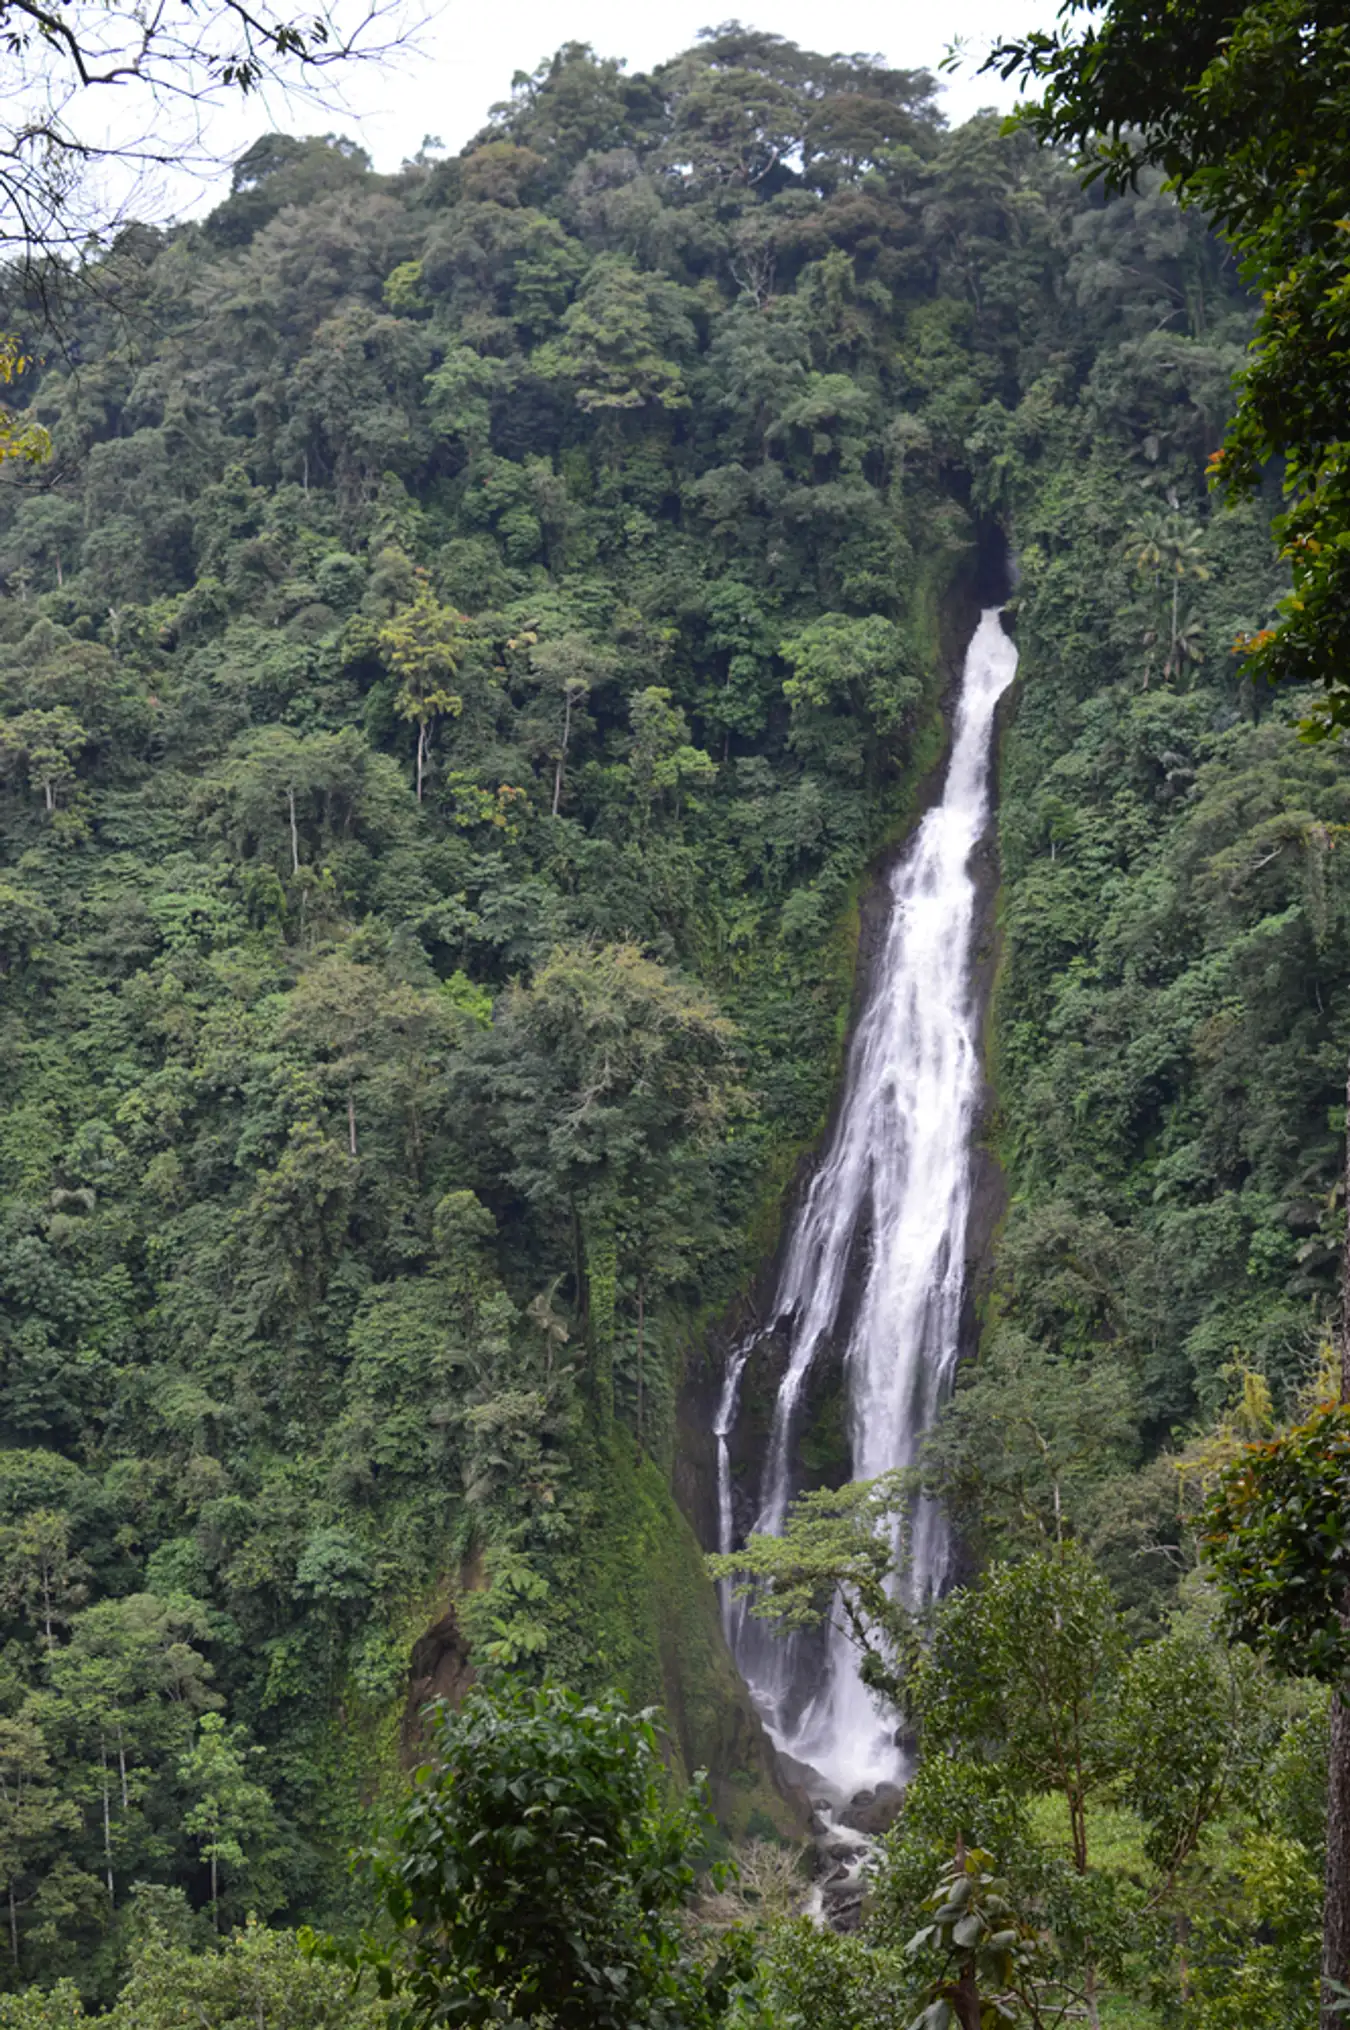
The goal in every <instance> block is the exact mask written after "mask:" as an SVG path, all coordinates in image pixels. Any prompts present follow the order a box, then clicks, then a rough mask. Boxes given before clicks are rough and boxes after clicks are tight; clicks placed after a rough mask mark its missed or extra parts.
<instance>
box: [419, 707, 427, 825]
mask: <svg viewBox="0 0 1350 2030" xmlns="http://www.w3.org/2000/svg"><path fill="white" fill-rule="evenodd" d="M426 769H427V722H426V720H425V719H419V720H418V722H417V801H418V803H419V804H420V803H421V801H422V778H423V777H424V775H425V774H426Z"/></svg>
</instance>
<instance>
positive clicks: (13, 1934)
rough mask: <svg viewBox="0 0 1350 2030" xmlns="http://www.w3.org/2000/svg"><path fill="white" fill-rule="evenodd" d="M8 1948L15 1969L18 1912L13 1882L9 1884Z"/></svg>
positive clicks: (17, 1950)
mask: <svg viewBox="0 0 1350 2030" xmlns="http://www.w3.org/2000/svg"><path fill="white" fill-rule="evenodd" d="M9 1950H10V1953H11V1954H12V1956H13V1959H14V1965H15V1967H16V1969H17V1967H18V1964H19V1913H18V1911H17V1910H16V1909H15V1907H14V1884H13V1883H12V1882H11V1883H10V1885H9Z"/></svg>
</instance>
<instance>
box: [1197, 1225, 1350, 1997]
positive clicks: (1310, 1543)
mask: <svg viewBox="0 0 1350 2030" xmlns="http://www.w3.org/2000/svg"><path fill="white" fill-rule="evenodd" d="M1347 1246H1348V1247H1350V1243H1347ZM1347 1291H1348V1293H1350V1283H1348V1284H1347ZM1347 1346H1348V1347H1350V1342H1347ZM1346 1359H1347V1363H1348V1364H1350V1351H1348V1352H1347V1355H1346ZM1203 1529H1204V1535H1203V1544H1204V1549H1205V1552H1206V1555H1207V1557H1208V1559H1209V1562H1210V1565H1211V1568H1212V1569H1213V1571H1214V1574H1215V1577H1216V1579H1217V1581H1218V1585H1219V1591H1220V1594H1221V1597H1222V1598H1223V1601H1224V1605H1225V1609H1226V1613H1227V1619H1228V1625H1229V1628H1230V1630H1231V1632H1232V1634H1233V1635H1234V1637H1235V1638H1236V1639H1237V1640H1238V1641H1239V1642H1246V1643H1250V1644H1251V1645H1252V1646H1253V1647H1255V1648H1258V1649H1260V1650H1262V1651H1263V1652H1264V1653H1265V1654H1266V1655H1267V1656H1269V1657H1270V1659H1271V1661H1272V1663H1274V1664H1275V1665H1276V1667H1277V1668H1278V1669H1281V1670H1284V1671H1287V1672H1290V1673H1291V1674H1293V1675H1296V1676H1298V1677H1314V1678H1318V1679H1320V1680H1321V1682H1322V1683H1324V1684H1328V1685H1330V1686H1332V1688H1333V1698H1332V1709H1331V1759H1330V1795H1329V1799H1328V1806H1327V1858H1326V1889H1325V1902H1324V1908H1323V1933H1322V2019H1321V2020H1322V2025H1323V2030H1336V2026H1337V2025H1338V2024H1339V2023H1340V2021H1341V2018H1342V2008H1341V2002H1342V2000H1343V1998H1344V1995H1345V1993H1346V1991H1347V1989H1350V1706H1348V1703H1347V1702H1348V1701H1350V1402H1347V1401H1345V1400H1343V1401H1341V1402H1339V1403H1335V1404H1329V1405H1327V1406H1325V1407H1324V1408H1322V1409H1320V1410H1318V1411H1317V1412H1316V1413H1315V1414H1314V1415H1313V1416H1312V1417H1311V1418H1310V1419H1309V1420H1308V1421H1307V1422H1306V1423H1304V1424H1301V1425H1298V1426H1296V1427H1295V1428H1294V1429H1293V1430H1291V1431H1288V1432H1286V1433H1284V1434H1283V1435H1282V1436H1280V1437H1278V1438H1273V1439H1269V1440H1267V1441H1266V1442H1265V1443H1264V1444H1261V1445H1254V1446H1249V1447H1246V1448H1245V1449H1244V1450H1243V1451H1242V1453H1241V1454H1240V1455H1239V1456H1238V1458H1237V1459H1236V1460H1234V1461H1233V1463H1232V1464H1231V1465H1230V1466H1228V1467H1227V1468H1226V1469H1225V1470H1224V1471H1223V1472H1222V1473H1221V1474H1220V1475H1219V1477H1218V1479H1217V1481H1216V1484H1215V1486H1214V1487H1213V1489H1212V1490H1211V1492H1210V1494H1209V1497H1208V1499H1207V1500H1206V1503H1205V1507H1204V1513H1203Z"/></svg>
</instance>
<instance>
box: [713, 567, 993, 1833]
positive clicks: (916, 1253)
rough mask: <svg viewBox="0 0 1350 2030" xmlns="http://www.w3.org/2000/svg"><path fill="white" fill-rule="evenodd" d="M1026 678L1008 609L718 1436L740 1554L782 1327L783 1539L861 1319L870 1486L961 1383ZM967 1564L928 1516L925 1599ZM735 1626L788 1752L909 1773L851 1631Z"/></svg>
mask: <svg viewBox="0 0 1350 2030" xmlns="http://www.w3.org/2000/svg"><path fill="white" fill-rule="evenodd" d="M1016 667H1017V651H1016V649H1015V647H1014V646H1013V643H1012V642H1011V641H1010V639H1009V638H1008V636H1007V635H1006V634H1005V633H1004V631H1003V628H1002V625H1001V623H1000V620H999V610H998V608H996V607H989V608H987V609H986V610H985V611H984V613H983V614H982V615H981V617H980V623H979V626H978V628H977V629H976V631H975V634H974V636H973V638H972V640H971V643H970V647H969V649H968V650H967V652H966V659H965V667H964V672H963V676H962V684H961V693H960V700H959V703H958V707H957V715H956V727H955V732H954V736H953V740H952V750H951V758H950V761H949V763H948V766H947V776H946V782H945V785H944V788H943V794H942V798H941V801H940V802H939V803H937V804H936V805H934V806H933V808H932V809H931V810H930V811H929V812H928V813H927V815H926V816H925V818H924V819H923V821H922V823H921V824H920V826H919V828H918V831H917V832H916V834H915V836H914V839H913V841H912V843H911V845H910V847H909V849H908V851H907V852H906V853H905V854H904V856H903V857H902V858H901V859H900V860H899V861H898V862H897V864H896V866H895V867H894V868H893V870H892V871H891V874H890V876H889V883H890V889H891V897H892V903H891V910H890V918H889V923H888V926H887V929H886V933H885V941H884V944H883V947H882V949H881V951H880V952H879V954H878V957H877V961H876V965H875V971H874V976H873V979H872V982H871V986H870V992H869V996H868V1000H867V1004H866V1006H865V1008H864V1010H863V1013H862V1016H861V1018H860V1020H859V1022H858V1025H857V1028H856V1030H855V1032H854V1035H853V1038H852V1041H851V1044H850V1047H849V1052H848V1058H847V1063H846V1067H845V1073H844V1088H843V1094H842V1098H841V1103H840V1107H839V1111H838V1116H837V1120H836V1123H835V1126H834V1130H833V1133H832V1135H831V1138H830V1141H829V1143H828V1146H827V1147H826V1149H825V1152H824V1154H823V1156H822V1158H821V1160H820V1163H819V1165H818V1167H817V1169H816V1171H815V1174H814V1176H813V1178H812V1180H811V1183H810V1186H809V1188H808V1189H807V1191H806V1194H805V1196H804V1198H803V1200H802V1202H801V1205H800V1207H799V1208H798V1211H797V1214H796V1217H795V1219H794V1221H793V1224H792V1228H791V1232H790V1234H789V1236H788V1240H787V1244H786V1247H785V1251H784V1256H783V1263H782V1268H781V1271H780V1275H779V1280H778V1287H777V1289H776V1291H775V1295H774V1301H773V1305H772V1309H771V1312H770V1315H769V1320H768V1323H767V1324H766V1326H765V1327H764V1328H763V1329H762V1330H761V1331H760V1332H758V1333H756V1334H755V1335H754V1337H753V1338H752V1339H750V1340H747V1341H745V1342H744V1343H743V1344H742V1345H741V1346H740V1347H738V1348H737V1349H736V1350H735V1352H734V1353H733V1355H732V1357H731V1360H730V1362H729V1364H728V1368H727V1374H726V1380H725V1383H724V1386H723V1392H722V1399H721V1402H720V1403H719V1406H718V1412H717V1418H716V1422H715V1424H714V1433H715V1436H716V1439H717V1450H718V1509H719V1528H720V1532H721V1548H722V1549H723V1550H729V1549H731V1548H732V1544H733V1537H732V1530H733V1514H732V1487H731V1470H730V1449H729V1440H730V1434H731V1432H732V1430H733V1428H734V1425H735V1421H736V1415H737V1410H738V1406H739V1400H740V1390H741V1383H742V1379H743V1376H744V1373H745V1370H746V1367H747V1365H748V1364H749V1362H750V1360H751V1359H752V1358H753V1355H754V1351H755V1348H756V1347H757V1346H758V1345H759V1344H760V1343H761V1342H762V1341H763V1340H764V1339H765V1338H766V1337H767V1336H768V1334H769V1333H772V1332H775V1331H777V1332H779V1333H781V1334H783V1335H785V1336H786V1339H787V1344H788V1360H787V1367H786V1371H785V1373H784V1375H783V1379H782V1382H781V1384H780V1386H779V1391H778V1398H777V1402H776V1404H775V1407H774V1415H773V1422H772V1427H771V1430H770V1434H769V1443H768V1450H767V1454H766V1457H765V1462H764V1471H763V1478H762V1482H761V1488H760V1507H759V1513H758V1515H757V1517H756V1519H755V1521H754V1523H753V1525H752V1528H753V1529H755V1530H757V1531H763V1532H769V1533H772V1534H774V1535H777V1534H778V1533H779V1532H780V1531H781V1530H782V1527H783V1522H784V1518H785V1516H786V1513H787V1509H788V1505H789V1502H790V1500H791V1497H792V1494H793V1492H794V1491H795V1490H794V1488H793V1485H792V1479H791V1472H792V1454H793V1445H794V1441H795V1439H796V1437H797V1435H798V1422H799V1418H798V1412H799V1409H800V1406H801V1403H802V1398H803V1391H804V1389H805V1385H806V1381H807V1377H808V1375H809V1374H810V1372H811V1369H812V1366H813V1365H814V1363H815V1361H816V1359H817V1357H818V1355H819V1354H820V1353H821V1351H822V1350H823V1349H824V1348H825V1347H826V1346H828V1345H829V1344H830V1342H831V1340H832V1339H833V1338H834V1337H835V1335H836V1333H837V1332H838V1331H839V1330H840V1328H841V1326H842V1325H843V1324H844V1322H845V1318H846V1312H847V1313H848V1314H849V1316H850V1317H851V1323H849V1324H848V1338H847V1346H846V1351H845V1355H844V1362H845V1375H846V1387H847V1392H848V1410H849V1438H850V1443H851V1448H852V1478H854V1479H855V1480H856V1479H870V1478H872V1477H873V1476H874V1475H875V1474H878V1473H882V1472H885V1471H886V1470H887V1469H889V1468H891V1467H897V1466H908V1465H911V1464H913V1462H914V1460H915V1458H916V1456H917V1453H918V1448H919V1444H920V1441H921V1439H922V1437H923V1434H924V1432H925V1431H927V1430H928V1428H929V1426H930V1425H931V1424H932V1422H933V1419H934V1417H935V1416H936V1414H937V1411H938V1409H939V1407H940V1405H941V1403H942V1401H943V1398H944V1396H945V1395H946V1393H947V1391H948V1390H949V1388H950V1387H951V1383H952V1377H953V1372H954V1369H955V1366H956V1360H957V1352H958V1336H959V1330H960V1321H961V1307H962V1298H963V1294H964V1287H963V1286H964V1278H965V1251H966V1226H967V1220H968V1216H969V1211H970V1198H971V1177H972V1157H971V1132H972V1125H973V1119H974V1113H975V1107H976V1103H977V1100H978V1095H979V1055H978V1025H979V1011H978V1009H977V1008H976V1006H975V1005H974V995H973V990H972V983H971V950H972V941H973V935H974V927H975V901H976V896H975V883H974V879H973V877H972V875H971V871H970V860H971V855H972V852H973V850H974V848H975V846H976V845H977V843H978V842H979V839H980V837H981V835H982V834H983V832H984V830H985V827H986V825H987V823H988V819H989V772H990V757H991V749H992V743H993V727H994V712H995V707H996V706H997V704H998V700H999V698H1000V697H1001V696H1002V694H1003V692H1004V691H1005V690H1006V689H1007V688H1008V685H1009V684H1010V683H1011V682H1012V680H1013V676H1014V674H1015V671H1016ZM859 1274H860V1275H861V1278H862V1283H861V1289H860V1290H858V1289H857V1288H856V1283H857V1278H858V1276H859ZM850 1284H853V1285H854V1286H855V1287H854V1288H852V1289H850ZM948 1559H949V1541H948V1533H947V1528H946V1524H945V1521H944V1519H943V1517H942V1515H941V1513H940V1512H939V1511H938V1510H937V1509H936V1508H934V1507H933V1505H932V1504H930V1503H924V1504H921V1505H920V1508H919V1511H918V1513H917V1514H916V1515H915V1516H914V1518H913V1541H912V1565H911V1572H910V1577H909V1580H908V1584H909V1586H910V1587H911V1589H912V1592H913V1595H914V1597H915V1599H916V1600H920V1599H923V1598H926V1597H928V1596H930V1595H932V1594H934V1593H936V1592H938V1591H940V1590H941V1588H942V1586H943V1583H944V1581H945V1579H946V1576H947V1567H948ZM725 1612H726V1616H727V1633H728V1637H729V1639H730V1641H731V1644H732V1647H733V1650H734V1653H735V1656H736V1661H737V1663H738V1665H739V1667H740V1669H741V1672H742V1674H743V1675H744V1677H745V1680H746V1682H747V1684H748V1685H749V1687H750V1690H751V1693H752V1694H753V1696H754V1698H755V1702H756V1704H757V1705H758V1707H759V1709H760V1712H761V1713H762V1715H763V1717H764V1719H765V1722H766V1724H767V1725H768V1727H769V1730H770V1732H771V1733H772V1735H773V1736H774V1739H775V1740H776V1742H777V1743H778V1745H779V1746H780V1747H781V1748H783V1749H784V1750H786V1752H787V1753H789V1754H790V1755H793V1756H795V1757H797V1758H798V1759H799V1760H801V1761H803V1762H807V1763H810V1764H811V1765H812V1766H813V1767H814V1768H815V1769H816V1770H818V1771H819V1772H820V1774H821V1775H822V1776H823V1777H824V1778H825V1779H826V1781H827V1782H828V1783H829V1784H830V1785H831V1786H833V1787H834V1788H835V1789H837V1790H838V1791H839V1792H840V1793H842V1794H844V1795H848V1794H850V1793H852V1792H853V1791H856V1790H858V1789H861V1788H864V1787H867V1788H870V1787H873V1786H875V1785H876V1784H877V1783H878V1782H880V1781H882V1780H884V1779H892V1780H893V1779H894V1778H895V1777H896V1776H897V1774H899V1773H900V1767H901V1763H900V1756H899V1752H898V1751H897V1749H896V1747H895V1744H894V1739H893V1730H894V1720H893V1719H892V1720H891V1721H890V1723H889V1724H888V1723H887V1722H886V1721H885V1719H884V1718H883V1716H882V1714H881V1713H880V1712H879V1710H878V1708H877V1706H876V1704H875V1702H874V1700H873V1699H872V1697H871V1696H870V1694H869V1693H868V1691H867V1690H866V1688H865V1686H864V1685H863V1684H862V1683H861V1682H860V1680H859V1677H858V1673H857V1669H856V1666H855V1659H854V1653H853V1651H852V1649H851V1648H850V1647H849V1645H848V1644H847V1643H846V1642H845V1641H844V1640H843V1638H842V1637H841V1636H837V1635H834V1634H832V1635H831V1637H830V1639H829V1642H828V1645H827V1647H826V1649H825V1652H824V1656H823V1659H822V1655H821V1650H820V1645H819V1644H818V1643H814V1644H813V1643H811V1642H810V1641H809V1640H806V1641H804V1640H803V1639H802V1638H800V1637H798V1638H784V1637H782V1636H780V1635H779V1634H778V1633H777V1631H775V1630H774V1629H773V1628H772V1627H770V1626H769V1625H767V1624H765V1623H764V1622H762V1621H758V1620H756V1619H755V1618H754V1617H753V1616H751V1615H749V1614H748V1613H747V1612H746V1611H745V1607H744V1604H743V1603H739V1602H735V1601H730V1600H728V1601H727V1602H726V1604H725Z"/></svg>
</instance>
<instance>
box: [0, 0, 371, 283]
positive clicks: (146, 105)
mask: <svg viewBox="0 0 1350 2030" xmlns="http://www.w3.org/2000/svg"><path fill="white" fill-rule="evenodd" d="M389 16H390V9H388V8H387V7H385V6H383V5H381V4H379V0H372V4H369V5H366V6H363V7H362V9H361V10H360V11H359V13H358V15H357V17H356V18H355V20H354V21H351V22H350V23H349V22H348V20H347V19H346V18H345V17H340V16H339V14H338V13H337V12H336V11H335V10H334V9H332V8H330V7H326V6H325V7H323V8H321V9H319V10H317V11H316V12H313V13H310V14H305V15H296V14H292V13H289V12H288V11H287V10H286V9H285V8H283V7H274V6H271V5H263V6H253V5H251V4H248V0H211V4H210V5H209V6H207V7H206V8H198V7H194V6H193V5H192V4H191V0H170V4H169V5H167V6H165V7H161V8H159V9H158V10H157V11H156V13H155V15H154V16H153V18H152V19H149V20H146V19H144V18H142V16H141V15H140V14H138V13H137V11H136V10H135V9H134V8H133V7H131V6H123V5H118V6H113V7H99V6H94V5H88V4H84V0H81V4H78V5H76V6H75V7H72V8H67V9H65V10H64V11H63V12H61V13H60V14H59V15H57V14H53V13H51V12H50V11H49V10H48V9H47V8H45V7H43V6H42V5H40V4H38V0H6V4H5V6H4V9H3V13H0V32H2V33H3V35H4V40H5V51H6V64H7V85H8V92H9V100H8V104H9V111H8V114H7V118H6V124H5V133H4V138H3V142H2V143H0V244H7V245H9V246H13V247H18V248H20V249H21V250H22V251H23V254H24V256H25V258H26V259H28V260H29V261H30V262H32V263H33V264H34V266H35V267H37V264H38V263H39V262H40V261H41V260H42V258H43V257H44V256H47V255H69V254H74V255H80V254H87V252H88V249H89V244H90V241H91V239H93V240H101V239H104V238H105V237H107V238H111V237H112V234H113V232H114V231H115V230H116V228H118V227H119V226H121V225H123V224H125V222H126V212H125V211H120V212H119V211H112V215H111V216H110V211H111V207H110V204H109V200H108V197H107V193H106V189H99V188H97V187H96V186H95V185H94V184H92V183H91V182H86V180H85V179H86V176H87V173H88V171H89V170H90V169H91V168H94V167H97V166H99V165H110V164H112V165H120V167H121V168H122V170H123V172H124V173H125V172H126V171H127V170H128V169H130V170H131V171H132V172H133V174H134V175H135V176H136V177H137V179H138V182H137V194H138V195H146V194H148V190H147V186H146V185H145V182H144V178H145V177H146V175H147V173H151V172H154V171H156V170H162V169H164V168H174V167H181V166H182V164H183V163H184V161H192V160H193V159H194V158H196V159H201V156H202V154H203V150H202V136H201V126H200V117H201V113H202V111H203V109H205V108H207V107H209V106H212V105H215V104H218V103H220V102H221V101H222V100H228V99H237V98H244V99H247V98H249V97H250V96H251V95H252V94H254V93H256V92H258V91H260V90H261V89H263V88H264V87H268V86H271V87H273V88H279V89H281V90H283V91H284V90H285V89H287V88H288V87H292V86H297V85H298V86H300V87H301V88H304V89H309V90H314V89H316V88H317V87H318V86H319V85H320V84H321V82H322V80H323V78H324V75H325V74H326V73H327V72H329V71H331V70H332V69H333V68H334V67H335V66H339V65H341V64H343V63H347V62H351V61H355V60H364V61H369V60H372V59H376V58H379V57H382V56H385V55H387V54H388V52H389V48H390V43H389V41H388V39H387V38H386V39H384V40H383V41H381V40H380V39H379V32H380V30H381V29H382V27H384V26H386V25H388V23H389ZM105 99H107V100H109V101H112V100H113V99H119V100H120V101H122V102H123V103H124V104H125V103H127V102H130V104H131V105H132V106H133V107H134V108H135V116H136V117H138V118H139V121H140V126H139V130H137V129H136V128H132V129H130V130H128V129H126V128H124V129H123V134H122V138H120V139H115V140H114V139H107V140H102V141H100V140H98V139H96V138H93V137H94V136H96V135H97V134H98V133H99V130H100V128H101V126H102V122H103V120H104V118H105V117H106V115H105V113H104V111H103V110H101V108H100V102H102V101H104V100H105ZM38 272H39V273H41V272H42V271H41V270H40V269H39V270H38ZM63 279H64V278H62V277H60V276H52V277H50V278H47V287H48V290H49V292H52V293H56V292H58V291H59V288H60V283H61V281H62V280H63Z"/></svg>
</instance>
